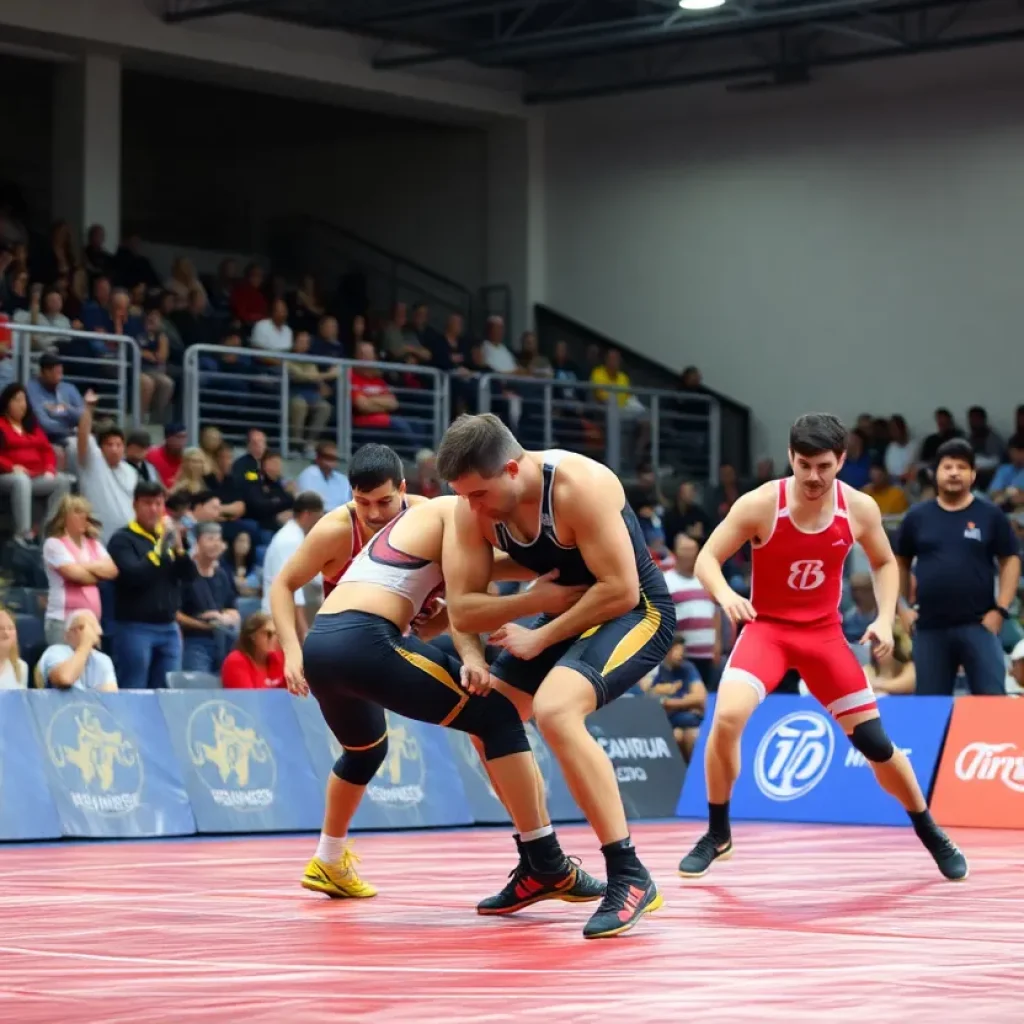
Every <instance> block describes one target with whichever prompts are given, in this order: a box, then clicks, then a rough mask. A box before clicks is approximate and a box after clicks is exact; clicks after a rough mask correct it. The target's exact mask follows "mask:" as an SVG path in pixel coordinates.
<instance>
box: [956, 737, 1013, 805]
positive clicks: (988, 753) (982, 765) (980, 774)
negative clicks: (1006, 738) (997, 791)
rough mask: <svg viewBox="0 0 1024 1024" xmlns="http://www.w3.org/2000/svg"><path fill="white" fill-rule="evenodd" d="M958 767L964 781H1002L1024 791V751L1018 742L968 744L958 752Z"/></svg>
mask: <svg viewBox="0 0 1024 1024" xmlns="http://www.w3.org/2000/svg"><path fill="white" fill-rule="evenodd" d="M955 769H956V777H957V778H958V779H961V780H962V781H964V782H1001V783H1002V784H1003V785H1004V786H1005V787H1006V788H1007V789H1012V790H1013V791H1014V792H1015V793H1024V753H1021V752H1018V750H1017V744H1016V743H984V742H977V743H968V744H967V746H965V747H964V748H963V750H961V751H960V753H959V754H957V757H956V764H955Z"/></svg>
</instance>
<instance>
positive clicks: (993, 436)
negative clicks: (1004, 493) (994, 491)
mask: <svg viewBox="0 0 1024 1024" xmlns="http://www.w3.org/2000/svg"><path fill="white" fill-rule="evenodd" d="M967 440H968V441H969V442H970V444H971V447H972V448H973V449H974V467H975V469H976V470H977V472H978V486H979V487H981V488H982V489H983V490H985V489H987V488H988V486H989V483H990V482H991V480H992V474H993V473H995V471H996V467H997V466H998V465H999V464H1000V463H1001V462H1002V461H1003V459H1004V458H1005V456H1006V445H1005V444H1004V443H1003V439H1002V438H1001V437H1000V436H999V435H998V434H997V433H996V432H995V431H994V430H993V429H992V428H991V427H990V426H989V425H988V412H987V411H986V410H985V409H984V408H982V406H980V405H973V406H971V408H970V409H968V410H967Z"/></svg>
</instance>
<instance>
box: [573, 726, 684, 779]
mask: <svg viewBox="0 0 1024 1024" xmlns="http://www.w3.org/2000/svg"><path fill="white" fill-rule="evenodd" d="M587 729H588V730H589V732H590V735H591V736H593V737H594V739H595V740H597V742H598V743H599V744H600V745H601V749H602V750H603V751H604V752H605V753H606V754H607V755H608V759H609V760H610V761H611V763H612V764H613V765H614V767H615V778H616V779H618V780H619V782H646V781H647V769H646V768H644V766H643V763H642V762H644V761H658V760H661V759H662V758H668V760H670V761H671V760H672V751H671V750H669V746H668V743H666V742H665V739H664V737H662V736H605V734H604V730H603V729H602V728H601V727H600V726H595V725H590V724H589V723H588V725H587Z"/></svg>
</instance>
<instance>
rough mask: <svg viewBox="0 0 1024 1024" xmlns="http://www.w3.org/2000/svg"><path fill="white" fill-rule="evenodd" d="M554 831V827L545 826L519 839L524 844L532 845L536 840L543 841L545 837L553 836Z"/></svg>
mask: <svg viewBox="0 0 1024 1024" xmlns="http://www.w3.org/2000/svg"><path fill="white" fill-rule="evenodd" d="M554 831H555V826H554V825H544V826H542V827H541V828H535V829H534V830H533V831H532V832H523V833H522V835H520V837H519V838H520V839H521V840H522V841H523V842H524V843H532V842H533V841H534V839H543V838H544V837H545V836H549V835H551V833H552V832H554Z"/></svg>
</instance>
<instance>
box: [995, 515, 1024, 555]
mask: <svg viewBox="0 0 1024 1024" xmlns="http://www.w3.org/2000/svg"><path fill="white" fill-rule="evenodd" d="M994 520H995V522H994V524H993V529H992V543H991V545H990V549H991V551H992V557H993V558H1012V557H1013V556H1014V555H1019V554H1020V545H1019V544H1018V543H1017V535H1016V534H1015V533H1014V532H1013V526H1012V525H1011V524H1010V519H1009V517H1008V516H1007V515H1006V513H1005V512H1004V511H1003V510H1002V509H1001V508H997V509H995V516H994Z"/></svg>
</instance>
